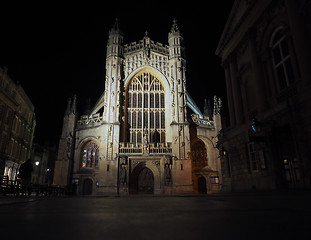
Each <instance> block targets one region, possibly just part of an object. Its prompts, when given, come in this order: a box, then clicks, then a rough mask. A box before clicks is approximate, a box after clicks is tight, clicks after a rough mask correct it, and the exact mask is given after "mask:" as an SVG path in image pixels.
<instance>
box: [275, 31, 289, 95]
mask: <svg viewBox="0 0 311 240" xmlns="http://www.w3.org/2000/svg"><path fill="white" fill-rule="evenodd" d="M289 43H290V41H289V39H288V37H287V36H286V35H285V33H284V29H283V28H279V29H277V30H276V31H275V32H274V34H273V36H272V39H271V47H272V55H273V65H274V70H275V74H276V77H277V80H278V85H279V88H280V90H283V89H285V88H286V87H288V86H289V85H290V84H291V83H293V82H294V81H295V76H294V70H293V64H292V61H293V56H292V55H291V51H290V44H289Z"/></svg>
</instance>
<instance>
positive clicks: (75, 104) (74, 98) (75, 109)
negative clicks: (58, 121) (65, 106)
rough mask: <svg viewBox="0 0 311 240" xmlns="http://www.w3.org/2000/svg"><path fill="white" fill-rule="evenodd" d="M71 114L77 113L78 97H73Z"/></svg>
mask: <svg viewBox="0 0 311 240" xmlns="http://www.w3.org/2000/svg"><path fill="white" fill-rule="evenodd" d="M71 112H72V113H73V114H76V113H77V95H76V94H75V95H73V101H72V105H71Z"/></svg>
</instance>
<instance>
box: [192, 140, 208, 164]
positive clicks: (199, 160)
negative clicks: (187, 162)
mask: <svg viewBox="0 0 311 240" xmlns="http://www.w3.org/2000/svg"><path fill="white" fill-rule="evenodd" d="M191 159H192V168H194V169H195V168H199V169H201V168H204V167H206V166H207V151H206V148H205V144H204V142H202V141H201V140H198V141H197V142H195V143H194V144H193V145H192V147H191Z"/></svg>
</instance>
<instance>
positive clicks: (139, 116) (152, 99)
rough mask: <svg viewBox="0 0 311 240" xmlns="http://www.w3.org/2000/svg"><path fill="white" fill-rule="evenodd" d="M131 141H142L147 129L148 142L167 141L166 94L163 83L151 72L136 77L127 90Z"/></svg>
mask: <svg viewBox="0 0 311 240" xmlns="http://www.w3.org/2000/svg"><path fill="white" fill-rule="evenodd" d="M127 123H128V126H127V128H128V132H129V139H128V140H129V142H131V143H135V144H137V143H142V136H143V134H144V132H145V130H147V132H148V137H149V139H148V142H151V143H152V142H163V143H164V142H165V95H164V87H163V85H162V83H161V82H160V81H159V79H158V78H156V77H155V76H154V75H152V74H150V73H141V74H140V75H138V76H136V77H134V79H133V80H132V82H131V83H130V85H129V88H128V92H127Z"/></svg>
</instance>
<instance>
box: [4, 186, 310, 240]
mask: <svg viewBox="0 0 311 240" xmlns="http://www.w3.org/2000/svg"><path fill="white" fill-rule="evenodd" d="M310 203H311V193H310V192H277V193H275V192H274V193H271V192H269V193H240V194H216V195H207V196H179V197H164V196H160V197H152V196H128V197H19V198H18V197H16V198H15V197H0V216H1V224H0V239H70V240H71V239H72V240H74V239H87V240H89V239H160V240H164V239H191V240H192V239H215V240H216V239H298V238H299V237H302V236H303V239H310V238H311V231H310V226H311V225H310V224H311V206H310Z"/></svg>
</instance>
